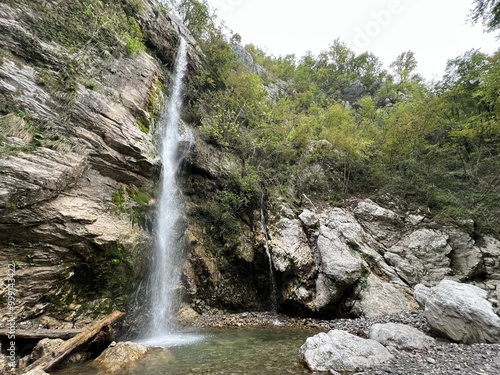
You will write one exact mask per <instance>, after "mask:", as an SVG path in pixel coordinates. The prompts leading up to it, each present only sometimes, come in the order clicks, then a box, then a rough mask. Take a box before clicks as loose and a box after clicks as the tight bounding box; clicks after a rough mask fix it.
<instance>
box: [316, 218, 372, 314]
mask: <svg viewBox="0 0 500 375" xmlns="http://www.w3.org/2000/svg"><path fill="white" fill-rule="evenodd" d="M342 234H344V233H342ZM344 238H345V237H344V236H341V235H340V233H339V229H338V227H337V226H333V225H332V222H330V223H329V224H328V226H324V225H322V226H321V227H320V229H319V236H318V239H317V241H316V248H317V250H316V258H317V259H318V264H319V272H320V274H319V276H318V278H317V281H316V293H317V296H316V299H315V301H314V308H315V309H318V310H319V309H322V308H325V307H328V306H329V305H332V304H335V303H337V302H338V301H339V300H340V298H341V297H342V296H343V294H344V293H345V291H346V290H347V289H348V288H350V287H351V286H353V285H354V284H355V283H356V282H357V281H358V280H359V279H360V277H361V276H362V275H363V272H364V269H365V267H364V264H363V260H362V259H361V256H360V254H359V253H358V252H356V251H355V250H353V249H352V248H351V247H350V246H349V245H348V243H347V242H346V241H345V240H344Z"/></svg>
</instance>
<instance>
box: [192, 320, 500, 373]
mask: <svg viewBox="0 0 500 375" xmlns="http://www.w3.org/2000/svg"><path fill="white" fill-rule="evenodd" d="M278 321H279V324H280V325H283V326H287V327H310V328H318V329H319V330H321V331H329V330H332V329H339V330H343V331H347V332H349V333H351V334H354V335H357V336H360V337H363V338H367V337H368V332H369V330H370V327H371V326H372V325H373V324H376V323H402V324H406V325H410V326H413V327H415V328H417V329H419V330H420V331H422V332H424V333H425V334H427V335H429V336H432V337H434V338H436V344H435V345H434V346H433V347H431V348H430V349H429V350H426V351H419V352H417V351H399V350H397V349H395V348H389V350H390V351H391V353H392V354H393V355H394V359H393V360H391V361H390V362H387V363H385V364H384V365H382V366H380V367H378V368H374V369H370V370H366V371H363V372H358V373H356V375H361V374H365V375H386V374H394V375H427V374H435V375H475V374H488V375H490V374H492V375H493V374H496V375H500V344H494V345H493V344H474V345H464V344H456V343H453V342H450V341H447V340H444V339H440V338H438V337H436V336H435V335H434V334H433V333H432V332H431V330H430V328H429V326H428V324H427V322H426V320H425V318H424V316H423V314H422V312H421V311H417V312H406V313H401V314H393V315H385V316H379V317H375V318H359V319H335V320H315V319H298V318H289V317H286V316H277V315H275V314H270V313H242V314H231V315H207V316H204V315H202V316H200V317H198V318H197V319H196V320H195V321H194V322H191V324H190V325H191V326H195V327H212V328H215V327H220V328H224V327H257V326H261V327H262V326H269V325H275V324H276V323H277V322H278ZM297 349H298V348H297Z"/></svg>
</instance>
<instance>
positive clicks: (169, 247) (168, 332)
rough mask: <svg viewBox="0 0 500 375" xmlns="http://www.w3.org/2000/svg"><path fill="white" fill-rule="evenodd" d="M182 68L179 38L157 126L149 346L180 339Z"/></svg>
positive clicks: (184, 64) (184, 49)
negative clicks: (158, 179)
mask: <svg viewBox="0 0 500 375" xmlns="http://www.w3.org/2000/svg"><path fill="white" fill-rule="evenodd" d="M186 68H187V45H186V42H185V40H184V39H182V38H181V41H180V46H179V50H178V55H177V61H176V66H175V75H174V82H173V85H172V91H171V94H170V98H169V102H168V104H167V105H166V106H165V109H164V112H163V114H162V119H161V122H160V129H159V130H160V141H161V142H160V155H161V161H162V170H161V193H160V195H159V198H158V202H157V211H156V226H155V232H154V235H155V244H154V249H153V255H152V264H151V274H150V279H149V285H148V290H147V295H148V299H149V301H148V302H149V316H150V319H149V321H148V322H147V327H146V329H145V332H144V334H143V337H144V340H142V342H143V343H145V344H151V345H167V346H168V345H171V344H175V343H176V342H177V341H179V340H180V341H183V338H180V336H179V335H178V334H176V333H175V327H174V323H173V316H174V314H175V297H176V288H177V286H178V285H179V282H180V276H181V269H182V261H183V255H184V254H183V253H184V249H185V228H186V217H185V213H184V201H183V197H182V193H181V192H180V190H179V188H178V186H177V181H176V174H177V169H178V166H179V164H180V158H179V155H178V154H179V152H178V149H179V140H180V135H179V129H178V122H179V119H180V109H181V105H182V80H183V77H184V75H185V72H186ZM184 339H186V337H184Z"/></svg>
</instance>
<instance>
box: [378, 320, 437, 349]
mask: <svg viewBox="0 0 500 375" xmlns="http://www.w3.org/2000/svg"><path fill="white" fill-rule="evenodd" d="M369 337H370V339H372V340H375V341H378V342H379V343H381V344H382V345H384V346H393V347H395V348H396V349H400V350H427V349H429V348H430V347H431V346H433V345H434V344H435V342H436V340H434V339H433V338H432V337H430V336H427V335H426V334H425V333H423V332H421V331H419V330H418V329H416V328H414V327H411V326H408V325H406V324H400V323H386V324H374V325H372V326H371V327H370V334H369Z"/></svg>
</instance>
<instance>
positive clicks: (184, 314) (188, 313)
mask: <svg viewBox="0 0 500 375" xmlns="http://www.w3.org/2000/svg"><path fill="white" fill-rule="evenodd" d="M199 315H200V314H198V313H197V312H196V311H195V310H194V309H193V308H192V307H191V306H189V305H188V304H186V303H182V304H181V307H180V308H179V311H178V312H177V320H179V321H181V322H183V323H188V322H191V321H193V320H195V319H196V318H197V317H198V316H199Z"/></svg>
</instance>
